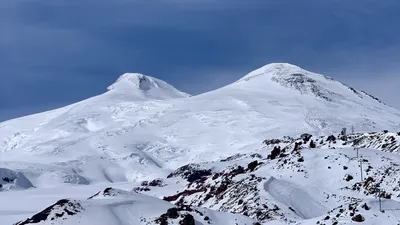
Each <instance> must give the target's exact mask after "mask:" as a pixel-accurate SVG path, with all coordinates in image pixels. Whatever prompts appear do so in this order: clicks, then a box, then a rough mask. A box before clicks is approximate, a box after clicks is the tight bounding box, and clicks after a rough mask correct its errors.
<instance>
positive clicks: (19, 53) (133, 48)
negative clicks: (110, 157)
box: [0, 0, 400, 121]
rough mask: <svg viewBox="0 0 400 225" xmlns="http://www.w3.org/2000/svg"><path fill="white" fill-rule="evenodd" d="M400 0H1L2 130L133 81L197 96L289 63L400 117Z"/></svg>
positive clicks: (0, 92)
mask: <svg viewBox="0 0 400 225" xmlns="http://www.w3.org/2000/svg"><path fill="white" fill-rule="evenodd" d="M399 11H400V1H398V0H379V1H378V0H352V1H343V0H324V1H322V0H303V1H298V0H292V1H285V0H230V1H228V0H169V1H168V0H146V1H144V0H68V1H66V0H62V1H61V0H2V1H1V4H0V121H2V120H6V119H10V118H13V117H18V116H22V115H27V114H31V113H35V112H40V111H43V110H48V109H53V108H56V107H60V106H63V105H67V104H70V103H73V102H76V101H79V100H83V99H85V98H88V97H90V96H93V95H96V94H100V93H102V92H104V91H105V90H106V87H107V86H108V85H109V84H111V83H113V82H114V80H116V79H117V78H118V76H119V75H121V74H122V73H124V72H140V73H144V74H146V75H150V76H154V77H157V78H160V79H163V80H165V81H167V82H169V83H170V84H172V85H174V86H175V87H177V88H178V89H180V90H182V91H185V92H188V93H191V94H198V93H201V92H205V91H209V90H212V89H215V88H218V87H221V86H223V85H226V84H229V83H231V82H232V81H235V80H237V79H239V78H240V77H242V76H244V75H245V74H246V73H247V72H250V71H251V70H254V69H256V68H258V67H261V66H263V65H265V64H268V63H271V62H289V63H292V64H297V65H299V66H301V67H303V68H305V69H308V70H311V71H314V72H318V73H323V74H325V75H328V76H331V77H333V78H335V79H337V80H339V81H342V82H345V83H346V84H348V85H350V86H353V87H355V88H359V89H362V90H365V91H367V92H369V93H371V94H373V95H375V96H377V97H379V98H381V99H382V100H383V101H385V102H387V103H388V104H390V105H392V106H395V107H398V108H400V100H398V99H399V97H398V96H400V88H399V86H400V76H399V72H398V71H400V70H399V69H400V68H399V67H400V64H399V62H400V60H399V59H400V26H399V24H398V23H399V21H400V13H398V12H399Z"/></svg>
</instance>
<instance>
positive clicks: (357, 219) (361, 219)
mask: <svg viewBox="0 0 400 225" xmlns="http://www.w3.org/2000/svg"><path fill="white" fill-rule="evenodd" d="M351 220H353V221H354V222H359V223H361V222H364V221H365V219H364V217H363V216H362V215H360V214H357V215H355V216H353V218H351Z"/></svg>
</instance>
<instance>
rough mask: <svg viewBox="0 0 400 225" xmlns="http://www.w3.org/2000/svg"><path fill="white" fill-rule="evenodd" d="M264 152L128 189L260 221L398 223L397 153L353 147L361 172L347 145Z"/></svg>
mask: <svg viewBox="0 0 400 225" xmlns="http://www.w3.org/2000/svg"><path fill="white" fill-rule="evenodd" d="M271 154H272V152H271V151H269V150H266V149H262V150H260V151H257V152H254V153H252V154H242V155H235V156H232V157H229V158H227V159H223V160H220V161H215V162H207V163H202V164H198V165H194V164H191V165H187V166H184V167H182V168H179V169H177V170H176V171H174V172H173V173H171V174H170V175H169V176H168V177H160V178H159V179H158V180H157V182H155V181H153V182H145V183H143V184H142V185H141V186H140V187H136V188H134V190H136V191H139V192H142V193H145V194H148V195H154V196H157V197H159V198H163V199H164V200H167V201H170V202H172V203H174V204H177V205H179V204H185V205H186V204H188V205H192V206H196V207H206V208H209V209H213V210H219V211H225V212H232V213H239V214H243V215H246V216H248V217H250V218H253V219H255V220H258V221H260V222H261V223H263V224H270V223H271V224H274V223H277V224H279V223H281V224H304V225H309V224H329V225H333V224H354V223H356V224H357V223H358V222H355V221H353V220H357V219H361V218H362V220H363V221H360V222H363V223H362V224H393V225H396V224H397V223H398V222H400V211H399V209H400V183H399V180H398V177H399V176H400V165H399V163H398V162H399V160H400V156H399V155H396V154H393V153H385V152H382V151H379V150H374V149H360V157H362V159H363V168H362V169H360V168H359V162H358V159H357V157H356V156H357V154H356V151H354V150H353V149H352V148H346V147H344V148H340V149H339V148H337V149H317V148H314V149H309V148H303V147H297V148H290V149H286V150H282V151H281V152H280V153H279V154H278V155H277V157H276V158H274V159H271V158H270V155H271ZM361 171H362V173H363V180H361V178H360V175H361V174H360V173H361ZM151 183H152V185H149V184H151ZM376 187H379V188H380V189H381V192H377V191H376V189H375V188H376ZM177 190H178V191H177ZM379 195H380V196H381V198H382V210H383V212H381V211H380V208H379V200H378V196H379Z"/></svg>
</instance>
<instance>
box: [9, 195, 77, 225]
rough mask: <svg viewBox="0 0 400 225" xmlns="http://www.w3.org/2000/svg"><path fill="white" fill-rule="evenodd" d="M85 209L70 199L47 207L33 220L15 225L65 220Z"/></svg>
mask: <svg viewBox="0 0 400 225" xmlns="http://www.w3.org/2000/svg"><path fill="white" fill-rule="evenodd" d="M83 210H84V209H83V208H82V206H81V205H80V204H79V203H78V202H76V201H70V200H68V199H61V200H59V201H58V202H56V203H55V204H53V205H51V206H49V207H47V208H46V209H44V210H43V211H41V212H39V213H37V214H36V215H34V216H32V217H31V218H29V219H27V220H25V221H21V222H18V223H16V224H15V225H27V224H36V223H40V222H42V221H43V222H45V221H49V220H56V219H59V218H64V217H66V216H73V215H76V214H78V213H79V212H82V211H83ZM53 212H54V216H53V217H50V215H51V214H52V213H53Z"/></svg>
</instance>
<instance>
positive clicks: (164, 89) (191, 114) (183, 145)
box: [0, 64, 400, 187]
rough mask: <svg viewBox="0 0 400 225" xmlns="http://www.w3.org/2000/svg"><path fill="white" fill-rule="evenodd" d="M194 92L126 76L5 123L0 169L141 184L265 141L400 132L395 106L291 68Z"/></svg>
mask: <svg viewBox="0 0 400 225" xmlns="http://www.w3.org/2000/svg"><path fill="white" fill-rule="evenodd" d="M187 96H188V95H187V94H184V93H182V92H180V91H178V90H176V89H175V88H173V87H172V86H171V85H169V84H167V83H165V82H163V81H160V80H158V79H156V78H152V77H149V76H144V75H141V74H125V75H123V76H121V77H120V78H119V79H118V81H117V82H116V83H114V84H113V85H111V86H110V87H109V91H108V92H106V93H104V94H102V95H99V96H95V97H93V98H90V99H87V100H84V101H82V102H78V103H75V104H73V105H70V106H67V107H64V108H60V109H57V110H54V111H49V112H45V113H41V114H37V115H33V116H28V117H24V118H20V119H15V120H11V121H6V122H3V123H0V159H1V161H0V163H1V166H2V167H5V168H9V169H11V170H18V171H22V172H24V171H25V172H26V174H27V175H26V176H27V177H28V179H29V180H30V181H31V182H32V183H33V185H35V186H37V187H49V186H54V185H69V184H85V185H86V184H94V183H98V182H124V181H135V180H143V179H149V178H151V177H155V176H159V175H160V174H168V173H169V172H171V170H173V169H175V168H177V167H178V166H182V165H184V164H186V163H188V162H201V161H209V160H218V159H221V158H225V157H228V156H230V155H233V154H236V153H238V152H241V153H245V152H249V151H253V150H254V149H258V148H259V147H260V145H261V142H262V140H265V139H266V138H276V137H281V136H286V135H289V136H299V135H300V134H302V133H306V132H307V133H311V134H318V135H325V134H332V133H335V132H340V130H341V129H342V127H347V128H348V129H350V127H351V126H354V129H355V130H356V131H370V130H384V129H388V130H397V129H398V128H399V123H400V112H399V111H398V110H396V109H394V108H391V107H390V106H387V105H384V104H382V103H380V102H379V101H377V100H375V99H373V98H371V97H369V96H368V95H366V94H363V93H362V92H359V91H356V90H354V89H351V88H349V87H347V86H345V85H343V84H341V83H339V82H337V81H334V80H332V79H329V78H326V77H324V76H322V75H318V74H314V73H311V72H308V71H306V70H303V69H301V68H299V67H297V66H293V65H290V64H270V65H267V66H265V67H262V68H261V69H258V70H256V71H254V72H251V73H250V74H248V75H246V76H245V77H244V78H243V79H240V80H239V81H237V82H235V83H233V84H230V85H228V86H226V87H223V88H220V89H218V90H215V91H212V92H208V93H204V94H201V95H198V96H192V97H187Z"/></svg>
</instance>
